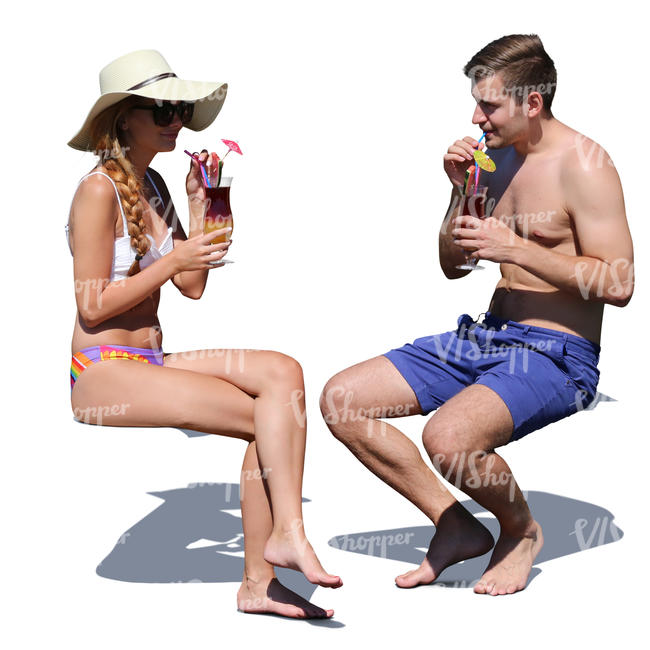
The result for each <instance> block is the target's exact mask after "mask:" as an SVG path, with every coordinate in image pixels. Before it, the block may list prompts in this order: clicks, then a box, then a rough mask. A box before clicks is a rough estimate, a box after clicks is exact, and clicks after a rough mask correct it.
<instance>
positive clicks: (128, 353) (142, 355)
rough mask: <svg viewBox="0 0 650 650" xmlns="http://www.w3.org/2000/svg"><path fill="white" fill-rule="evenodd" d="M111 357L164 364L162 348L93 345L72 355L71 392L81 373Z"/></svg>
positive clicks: (158, 364) (157, 364)
mask: <svg viewBox="0 0 650 650" xmlns="http://www.w3.org/2000/svg"><path fill="white" fill-rule="evenodd" d="M109 359H131V360H133V361H141V362H142V363H153V364H154V365H156V366H162V365H163V350H162V348H132V347H129V346H128V345H93V346H91V347H89V348H84V349H83V350H79V352H77V353H76V354H73V355H72V364H71V366H70V392H72V388H73V387H74V383H75V382H76V381H77V379H79V375H80V374H81V373H82V372H83V371H84V370H85V369H86V368H87V367H88V366H90V365H92V364H93V363H98V362H99V361H108V360H109Z"/></svg>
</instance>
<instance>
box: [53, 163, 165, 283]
mask: <svg viewBox="0 0 650 650" xmlns="http://www.w3.org/2000/svg"><path fill="white" fill-rule="evenodd" d="M93 174H101V175H102V176H106V178H108V180H109V181H110V182H111V183H112V184H113V188H114V189H115V194H116V195H117V202H118V204H119V206H120V211H121V212H122V225H123V227H124V230H123V231H122V232H123V233H125V234H124V236H123V237H116V238H115V244H114V246H113V266H112V268H111V280H110V281H111V282H113V281H115V280H123V279H124V278H126V274H127V273H128V271H129V269H130V268H131V264H133V262H134V261H135V256H136V253H137V251H136V250H135V248H133V247H132V246H131V237H130V236H129V235H128V234H127V233H128V232H129V231H128V228H127V224H126V216H125V214H124V209H123V208H122V201H121V200H120V193H119V191H118V189H117V185H115V182H114V181H113V179H112V178H111V177H110V176H109V175H108V174H106V173H104V172H101V171H95V172H90V174H86V175H85V176H84V177H83V178H82V179H81V180H80V181H79V184H81V182H82V181H83V180H84V179H86V178H88V176H92V175H93ZM145 174H146V176H147V178H148V179H149V182H150V183H151V184H152V185H153V188H154V190H155V191H156V194H157V195H158V198H159V199H160V201H161V203H162V204H163V207H164V201H163V199H162V196H160V192H159V191H158V188H157V187H156V184H155V183H154V182H153V179H152V178H151V176H149V172H145ZM65 232H66V238H67V240H68V248H69V249H70V254H71V255H72V247H71V246H70V226H69V225H68V224H66V225H65ZM146 235H147V237H149V239H150V240H151V246H150V247H149V250H148V251H147V252H146V253H145V255H144V257H143V258H142V259H141V260H140V269H144V268H146V267H147V266H149V265H150V264H152V263H153V262H155V261H156V260H158V259H160V258H161V257H163V255H167V253H170V252H171V251H172V250H173V248H174V242H173V239H172V227H171V226H169V228H168V229H167V236H166V237H165V239H164V240H163V242H162V244H161V245H160V248H158V246H156V242H155V241H154V238H153V237H152V236H151V235H150V234H149V233H146Z"/></svg>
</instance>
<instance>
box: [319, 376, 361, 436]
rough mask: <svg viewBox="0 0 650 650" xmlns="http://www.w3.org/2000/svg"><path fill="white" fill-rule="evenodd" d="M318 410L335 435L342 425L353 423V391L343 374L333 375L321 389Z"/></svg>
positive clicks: (354, 410) (354, 405)
mask: <svg viewBox="0 0 650 650" xmlns="http://www.w3.org/2000/svg"><path fill="white" fill-rule="evenodd" d="M319 405H320V410H321V413H322V415H323V419H324V420H325V423H326V424H327V426H328V427H329V429H330V431H331V432H332V433H333V434H334V435H336V433H337V431H339V430H340V429H341V428H342V425H345V424H349V423H350V422H353V421H354V420H355V419H356V418H355V412H356V410H358V409H355V407H356V404H355V394H354V390H353V388H352V386H351V384H350V382H349V381H348V380H347V378H346V377H345V375H344V374H343V373H339V374H337V375H334V376H333V377H332V378H331V379H330V380H329V381H328V382H327V383H326V384H325V387H324V388H323V390H322V392H321V395H320V400H319Z"/></svg>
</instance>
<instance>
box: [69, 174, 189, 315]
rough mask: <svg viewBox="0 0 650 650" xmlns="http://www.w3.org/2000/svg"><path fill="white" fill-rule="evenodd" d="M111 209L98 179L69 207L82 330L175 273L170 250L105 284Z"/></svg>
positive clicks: (107, 190) (106, 186)
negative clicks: (70, 208)
mask: <svg viewBox="0 0 650 650" xmlns="http://www.w3.org/2000/svg"><path fill="white" fill-rule="evenodd" d="M116 205H117V197H116V196H115V190H114V189H113V186H112V184H111V183H110V181H109V180H108V179H106V178H104V177H103V176H101V175H99V174H97V175H94V176H90V177H88V178H87V179H85V180H84V181H83V182H82V183H81V184H80V186H79V189H78V190H77V193H76V195H75V198H74V200H73V204H72V212H73V228H72V233H71V236H72V239H73V250H74V262H73V265H74V283H75V299H76V302H77V309H78V310H79V315H80V316H81V318H82V319H83V320H84V322H85V323H86V325H88V327H97V325H99V324H100V323H102V322H104V321H106V320H108V319H109V318H112V317H114V316H117V315H118V314H122V313H124V312H126V311H128V310H129V309H131V308H132V307H135V306H136V305H138V304H140V303H141V302H142V301H143V300H144V299H145V298H148V297H149V296H151V295H152V294H153V293H154V292H155V291H156V289H158V288H160V287H161V286H162V285H163V284H165V282H167V280H169V278H171V277H172V276H173V275H175V274H176V273H177V272H178V269H177V268H176V263H175V257H174V251H172V252H171V253H169V254H168V255H165V256H164V257H162V258H161V259H159V260H156V261H155V262H154V263H153V264H151V265H149V266H148V267H147V268H146V269H143V270H142V271H140V273H136V274H135V275H134V276H131V277H129V278H125V279H123V280H118V281H115V282H110V280H109V278H110V276H111V268H112V265H113V243H114V241H115V224H114V215H115V208H116ZM117 207H118V209H119V206H117Z"/></svg>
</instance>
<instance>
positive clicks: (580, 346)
mask: <svg viewBox="0 0 650 650" xmlns="http://www.w3.org/2000/svg"><path fill="white" fill-rule="evenodd" d="M384 356H385V357H387V358H388V359H390V361H391V362H392V363H393V364H394V365H395V367H396V368H397V369H398V370H399V372H400V373H401V374H402V376H403V377H404V379H406V381H407V382H408V384H409V386H410V387H411V388H412V389H413V391H414V392H415V395H416V397H417V399H418V402H419V404H420V408H421V409H422V415H427V414H428V413H430V412H431V411H433V410H434V409H437V408H438V407H439V406H442V404H444V403H445V402H446V401H447V400H448V399H449V398H451V397H453V396H454V395H456V393H459V392H460V391H461V390H462V389H463V388H465V387H466V386H469V385H470V384H483V385H484V386H488V387H489V388H491V389H492V390H494V391H495V392H496V393H497V394H498V395H499V396H500V397H501V399H503V401H504V402H505V403H506V406H507V407H508V409H509V410H510V414H511V415H512V420H513V423H514V430H513V433H512V436H511V438H510V441H509V442H512V441H513V440H518V439H520V438H522V437H523V436H525V435H527V434H529V433H531V432H532V431H536V430H537V429H541V428H542V427H545V426H546V425H547V424H550V423H551V422H556V421H557V420H561V419H562V418H565V417H568V416H569V415H573V414H574V413H576V412H577V411H580V410H584V409H585V408H587V406H588V405H589V404H590V402H591V401H592V400H593V399H594V397H595V395H596V387H597V386H598V379H599V377H600V372H599V370H598V368H597V365H598V359H599V357H600V345H598V344H597V343H594V342H593V341H589V340H588V339H585V338H582V337H581V336H575V335H573V334H567V333H565V332H560V331H558V330H552V329H547V328H545V327H536V326H532V325H524V324H522V323H518V322H516V321H512V320H504V319H502V318H497V317H496V316H493V315H492V314H491V313H490V312H489V311H488V312H486V314H485V318H484V319H483V321H481V322H480V323H479V322H476V321H474V320H473V319H472V318H471V316H469V315H468V314H462V315H461V316H460V317H459V318H458V327H457V328H456V329H455V330H451V331H449V332H445V333H443V334H435V335H432V336H425V337H422V338H418V339H415V341H413V343H407V344H406V345H404V346H403V347H401V348H394V349H392V350H390V351H389V352H386V353H385V354H384Z"/></svg>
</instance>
